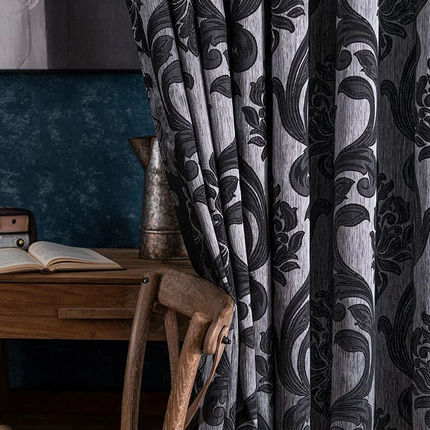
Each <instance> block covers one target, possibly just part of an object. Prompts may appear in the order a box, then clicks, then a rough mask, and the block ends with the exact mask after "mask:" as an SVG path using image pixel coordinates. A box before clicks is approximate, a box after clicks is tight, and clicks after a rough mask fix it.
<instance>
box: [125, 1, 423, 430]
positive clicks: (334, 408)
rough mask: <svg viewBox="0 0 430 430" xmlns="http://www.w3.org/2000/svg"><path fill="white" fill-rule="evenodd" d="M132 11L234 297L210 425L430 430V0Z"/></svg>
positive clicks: (181, 180) (182, 208)
mask: <svg viewBox="0 0 430 430" xmlns="http://www.w3.org/2000/svg"><path fill="white" fill-rule="evenodd" d="M127 6H128V10H129V13H130V17H131V21H132V28H133V32H134V37H135V39H136V44H137V48H138V52H139V58H140V61H141V65H142V71H143V75H144V80H145V85H146V88H147V93H148V99H149V103H150V106H151V112H152V115H153V118H154V124H155V129H156V133H157V137H158V139H159V141H160V146H161V150H162V156H163V160H164V163H165V167H166V172H167V176H168V180H169V184H170V187H171V190H172V196H173V198H174V201H175V204H176V211H177V215H178V220H179V224H180V226H181V230H182V234H183V236H184V241H185V243H186V245H187V249H188V252H189V255H190V258H191V260H192V262H193V265H194V267H195V269H196V271H197V273H198V274H199V275H201V276H204V277H206V278H207V279H210V280H212V281H213V282H216V283H217V284H218V285H220V286H221V287H222V288H224V289H225V290H226V291H227V292H228V293H229V294H230V295H231V296H232V297H233V299H234V301H235V316H234V320H233V328H232V331H231V334H230V337H231V340H232V343H231V345H229V346H228V347H227V348H226V352H225V354H224V356H223V358H222V361H221V363H220V366H219V368H218V371H217V373H216V375H215V377H214V379H213V381H212V383H211V385H210V388H209V390H208V394H207V396H206V399H205V401H204V404H203V406H202V408H201V410H200V412H199V414H198V417H196V426H198V428H200V429H209V428H210V429H213V428H216V429H228V430H233V429H246V430H248V429H262V430H266V429H283V430H290V429H291V430H296V429H297V430H299V429H300V430H329V429H331V430H340V429H351V430H352V429H363V430H370V429H376V430H394V429H396V430H403V429H405V430H406V429H410V428H412V429H414V430H418V429H419V430H421V429H425V428H430V371H429V369H430V355H429V354H430V286H429V283H430V264H429V262H430V255H428V254H429V252H430V251H429V249H428V248H429V247H428V243H427V242H428V236H429V231H430V166H428V164H427V163H428V160H429V158H430V150H429V149H428V148H429V145H430V30H429V23H430V3H429V2H428V1H427V0H379V1H378V0H367V1H362V0H272V1H263V0H246V1H245V0H231V1H227V0H146V1H142V0H127ZM210 361H211V360H210V359H209V358H207V357H203V359H202V362H201V366H200V375H199V377H198V379H197V381H196V390H198V389H199V388H201V387H202V384H203V382H204V380H205V377H206V376H207V373H208V369H209V368H210V365H211V363H210Z"/></svg>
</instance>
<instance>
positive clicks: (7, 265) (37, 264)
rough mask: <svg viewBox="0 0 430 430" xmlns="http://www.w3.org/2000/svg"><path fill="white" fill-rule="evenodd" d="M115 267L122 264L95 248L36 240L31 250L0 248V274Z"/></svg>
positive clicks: (111, 268) (110, 268)
mask: <svg viewBox="0 0 430 430" xmlns="http://www.w3.org/2000/svg"><path fill="white" fill-rule="evenodd" d="M115 269H122V267H121V266H120V265H119V264H117V263H115V262H114V261H112V260H109V258H106V257H104V256H103V255H100V254H99V253H98V252H96V251H93V250H92V249H86V248H76V247H74V246H66V245H60V244H58V243H52V242H35V243H33V244H32V245H30V248H28V253H27V251H24V250H23V249H18V248H3V249H0V274H1V273H14V272H35V271H42V272H47V273H51V272H55V271H57V270H63V271H75V270H115Z"/></svg>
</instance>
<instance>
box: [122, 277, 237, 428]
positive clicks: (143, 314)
mask: <svg viewBox="0 0 430 430" xmlns="http://www.w3.org/2000/svg"><path fill="white" fill-rule="evenodd" d="M154 302H157V303H159V304H160V305H161V306H162V309H163V315H164V324H165V328H166V337H167V343H168V349H169V361H170V371H171V380H172V388H171V392H170V396H169V401H168V404H167V411H166V415H165V418H164V425H163V430H179V429H180V430H182V429H184V428H186V427H187V426H188V424H189V423H190V421H191V419H192V418H193V416H194V415H195V413H196V411H197V409H198V407H199V405H200V403H201V402H202V400H203V398H204V395H205V393H206V391H207V388H208V387H209V383H210V381H211V379H212V377H213V375H214V373H215V370H216V368H217V366H218V363H219V361H220V359H221V356H222V353H223V351H224V348H225V344H226V343H229V341H228V338H227V335H228V332H229V330H230V325H231V321H232V318H233V301H232V299H231V298H230V297H229V296H228V295H227V294H226V293H225V292H223V291H222V290H221V289H220V288H219V287H217V286H216V285H214V284H213V283H211V282H209V281H206V280H204V279H202V278H198V277H195V276H191V275H187V274H184V273H181V272H177V271H166V272H164V273H161V274H160V273H150V274H148V277H146V278H143V280H142V284H141V288H140V293H139V297H138V301H137V305H136V310H135V314H134V319H133V326H132V332H131V337H130V345H129V350H128V355H127V367H126V373H125V380H124V391H123V403H122V415H121V430H137V429H138V417H139V400H140V391H141V381H142V372H143V362H144V356H145V346H146V340H147V335H148V328H149V322H150V319H151V314H152V308H153V305H154ZM176 312H179V313H182V314H184V315H186V316H188V317H189V318H190V319H191V321H190V324H189V327H188V330H187V334H186V336H185V340H184V343H183V346H182V350H181V352H179V336H178V326H177V321H176ZM203 353H204V354H207V355H213V356H214V359H213V366H212V370H211V373H210V375H209V378H208V380H207V382H206V384H205V385H204V387H203V389H202V390H201V392H200V393H199V395H198V396H197V397H196V398H195V400H194V401H193V403H192V404H191V405H190V406H189V401H190V396H191V392H192V388H193V384H194V380H195V377H196V374H197V369H198V365H199V362H200V359H201V357H202V354H203Z"/></svg>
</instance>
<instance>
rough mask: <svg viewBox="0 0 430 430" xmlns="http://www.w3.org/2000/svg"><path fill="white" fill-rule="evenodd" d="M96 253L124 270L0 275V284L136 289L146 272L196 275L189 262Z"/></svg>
mask: <svg viewBox="0 0 430 430" xmlns="http://www.w3.org/2000/svg"><path fill="white" fill-rule="evenodd" d="M95 251H97V252H99V253H100V254H102V255H104V256H105V257H107V258H110V259H111V260H113V261H115V262H117V263H118V264H120V265H121V266H122V267H124V268H125V270H103V271H100V270H98V271H79V272H56V273H41V272H27V273H10V274H0V283H21V284H22V283H27V282H28V283H35V284H121V285H135V284H139V283H140V281H141V279H142V278H143V277H144V276H145V274H146V273H147V272H157V271H159V270H160V269H165V268H168V269H175V270H180V271H182V272H186V273H189V274H194V275H195V272H194V269H193V267H192V265H191V262H190V261H189V260H143V259H141V258H139V257H138V252H139V251H138V250H137V249H113V248H112V249H109V248H102V249H95Z"/></svg>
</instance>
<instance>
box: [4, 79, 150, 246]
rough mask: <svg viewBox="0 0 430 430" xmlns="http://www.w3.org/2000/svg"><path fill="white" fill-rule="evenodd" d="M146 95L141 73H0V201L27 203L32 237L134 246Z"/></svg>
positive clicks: (147, 127) (145, 131)
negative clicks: (137, 144)
mask: <svg viewBox="0 0 430 430" xmlns="http://www.w3.org/2000/svg"><path fill="white" fill-rule="evenodd" d="M144 94H145V88H144V85H143V79H142V76H141V74H140V73H137V74H133V73H127V74H2V75H0V148H1V154H2V155H1V159H0V160H1V161H0V205H7V206H19V207H24V208H27V209H30V210H32V211H33V212H34V214H35V217H36V222H37V226H38V230H39V240H50V241H55V242H60V243H64V244H68V245H74V246H85V247H138V245H139V226H140V215H141V204H142V192H143V171H142V168H141V167H140V165H139V163H138V161H137V159H136V158H135V156H134V154H133V152H132V150H131V149H130V148H129V145H128V142H127V139H128V138H130V137H135V136H141V135H147V134H152V133H153V125H152V119H151V116H150V113H149V106H148V103H147V100H146V96H145V95H144Z"/></svg>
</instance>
